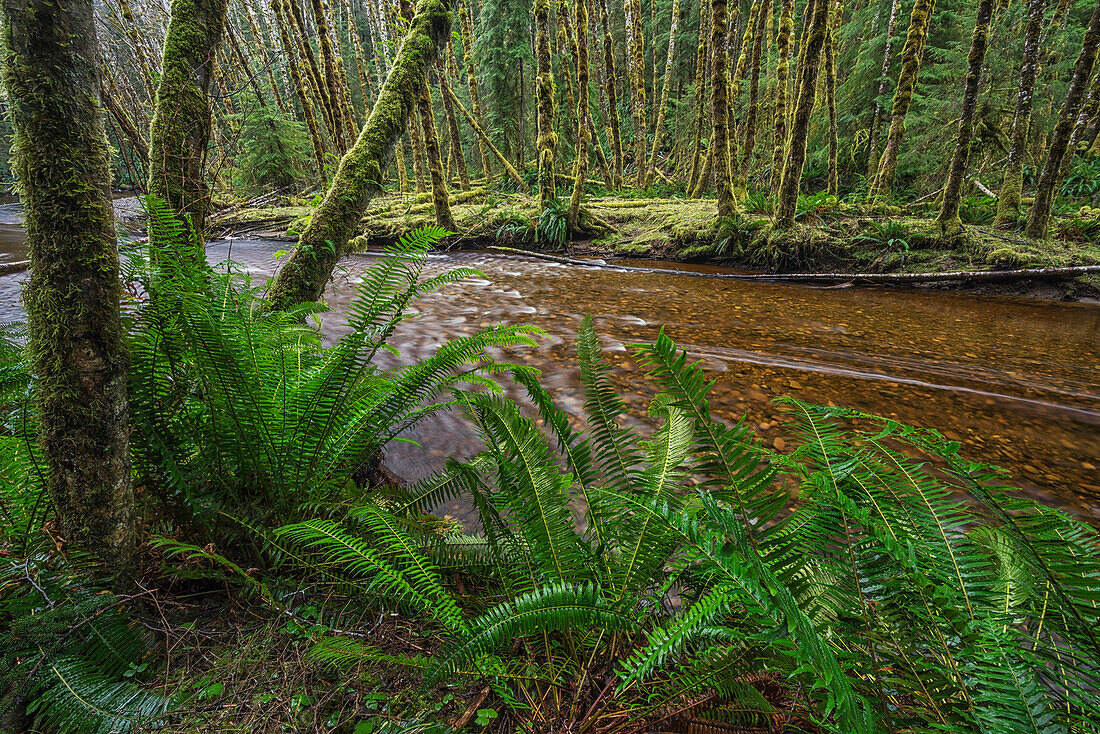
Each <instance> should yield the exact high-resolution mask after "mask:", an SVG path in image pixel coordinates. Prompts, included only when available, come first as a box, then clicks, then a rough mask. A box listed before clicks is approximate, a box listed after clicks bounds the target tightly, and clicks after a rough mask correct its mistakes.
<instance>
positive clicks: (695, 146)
mask: <svg viewBox="0 0 1100 734" xmlns="http://www.w3.org/2000/svg"><path fill="white" fill-rule="evenodd" d="M785 1H786V2H790V0H785ZM709 17H710V16H709V15H708V13H707V4H706V3H705V2H701V1H700V3H699V42H698V44H696V49H695V139H694V141H693V143H692V146H691V174H690V175H689V176H688V186H687V190H688V192H689V195H693V194H694V191H695V187H696V185H697V184H698V181H699V165H700V161H701V159H702V153H703V120H704V118H705V117H706V115H705V110H706V88H707V57H708V54H707V49H708V48H709V46H708V44H707V33H708V29H707V19H708V18H709Z"/></svg>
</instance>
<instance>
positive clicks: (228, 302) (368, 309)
mask: <svg viewBox="0 0 1100 734" xmlns="http://www.w3.org/2000/svg"><path fill="white" fill-rule="evenodd" d="M442 234H443V232H442V230H440V229H439V228H425V229H420V230H416V231H414V232H412V233H410V234H409V235H407V236H406V237H404V238H402V239H401V240H400V241H399V242H397V243H395V244H394V245H392V246H391V247H389V248H388V249H387V251H386V253H385V255H384V256H383V257H382V258H381V260H380V261H379V262H378V264H376V265H374V266H373V267H371V268H370V269H368V270H367V271H366V272H365V273H364V275H363V278H362V284H361V285H360V286H359V295H358V298H357V299H356V300H355V302H354V303H353V304H352V305H351V306H350V307H349V309H348V311H349V315H348V321H347V327H348V331H347V333H346V334H345V335H344V336H342V337H341V338H340V339H339V340H338V341H337V342H336V343H335V344H333V345H332V346H330V347H324V346H322V343H321V335H320V333H319V332H318V331H317V330H315V329H313V328H311V327H309V326H306V325H305V324H304V323H302V322H303V320H305V319H306V318H308V317H311V316H313V315H315V314H317V313H319V312H320V311H321V310H322V309H323V306H321V305H318V304H303V305H301V306H298V307H296V308H295V309H293V310H291V311H287V312H281V311H270V310H268V309H266V308H264V307H263V304H262V301H261V296H262V291H261V289H258V288H255V287H253V286H252V285H251V284H250V283H249V282H248V281H247V280H246V279H242V278H241V277H240V276H239V275H235V274H234V273H233V271H232V269H230V271H229V272H228V273H225V274H221V275H217V276H210V277H206V276H204V275H201V274H200V275H197V276H192V277H180V278H176V279H173V280H171V281H168V282H164V281H158V280H157V277H158V276H157V273H156V272H155V271H149V270H147V271H146V274H145V278H146V280H147V282H149V283H150V284H152V286H153V287H152V290H153V292H154V293H155V297H154V298H151V299H149V300H147V301H146V302H145V303H144V304H143V305H142V307H140V308H139V309H138V310H137V311H136V312H135V313H133V314H132V315H131V317H130V329H129V331H130V351H131V355H132V359H133V366H132V368H131V385H130V388H131V389H130V411H131V416H132V420H133V423H134V427H135V431H134V435H133V438H132V440H131V443H132V446H133V453H134V464H135V469H136V470H137V472H138V477H139V481H140V482H141V483H142V484H144V485H146V486H147V487H149V488H150V489H152V490H154V491H155V492H156V494H157V495H158V496H160V497H162V498H164V499H166V500H168V502H169V503H170V505H171V506H174V507H175V508H176V510H177V512H178V513H179V515H180V518H181V519H185V520H186V521H187V522H197V523H199V524H200V525H203V526H206V527H208V528H212V527H214V526H215V525H219V524H221V523H223V521H224V520H225V519H226V518H227V517H231V518H233V522H235V523H245V524H249V525H251V524H257V523H258V524H260V525H268V524H272V523H274V524H281V523H285V522H288V521H290V520H292V519H293V518H295V517H297V513H298V511H299V508H301V507H302V506H303V505H304V504H306V503H315V502H323V501H331V500H335V499H336V498H338V497H339V496H341V495H342V494H343V493H346V492H352V493H354V492H355V491H356V490H355V480H356V478H357V477H360V476H362V474H363V472H364V471H365V470H366V469H369V467H370V465H371V464H372V463H373V462H376V461H377V460H378V458H379V455H380V452H381V450H382V448H383V447H384V446H385V444H386V443H388V442H389V441H391V440H392V439H393V438H394V437H396V436H397V435H398V434H400V433H401V432H402V431H404V430H406V429H407V428H409V427H410V426H412V425H414V424H416V423H417V422H418V421H420V420H422V419H423V418H424V417H426V416H428V415H431V414H433V413H435V412H438V411H441V410H445V409H447V407H448V406H450V405H451V404H453V401H449V400H446V399H441V397H443V396H445V394H446V393H447V392H448V391H449V390H450V389H451V388H452V387H453V386H455V385H456V384H458V383H460V382H467V383H469V382H474V383H476V382H478V381H481V380H483V378H482V377H480V375H481V374H482V373H484V372H485V371H487V370H492V369H498V368H500V365H495V364H493V362H492V360H491V359H490V358H488V357H487V356H486V354H485V349H486V348H488V347H490V346H495V345H505V344H515V343H523V344H528V343H530V342H531V336H532V335H534V334H537V333H538V330H537V329H533V328H529V327H507V326H500V327H494V328H489V329H486V330H483V331H480V332H478V333H476V334H474V335H472V336H469V337H464V338H460V339H454V340H451V341H448V342H445V343H444V344H442V345H441V346H440V347H439V348H438V349H437V350H436V352H435V353H434V354H433V355H432V356H431V357H429V358H427V359H425V360H424V361H422V362H414V363H412V364H408V365H406V366H401V367H396V368H393V369H388V370H386V369H382V368H380V367H378V366H377V365H376V364H375V363H374V357H375V355H376V354H377V353H378V352H379V350H382V349H387V348H388V347H387V346H386V340H387V339H388V338H389V337H390V336H391V335H392V334H393V332H394V330H395V329H396V328H397V326H398V325H399V324H400V323H401V322H402V320H403V319H404V318H405V316H406V309H407V307H408V306H409V305H410V304H411V303H412V302H413V301H414V300H415V299H416V298H418V297H420V296H422V295H424V294H425V293H430V292H432V291H433V290H435V289H438V288H440V287H442V286H444V285H447V284H450V283H454V282H457V281H461V280H462V279H464V278H468V277H473V276H475V275H477V273H476V271H473V270H468V269H457V270H452V271H448V272H446V273H443V274H440V275H437V276H433V277H429V278H423V277H422V275H423V270H424V265H425V262H426V255H427V252H428V250H429V248H430V247H431V246H432V244H433V243H435V242H437V241H438V240H439V239H440V237H441V236H442Z"/></svg>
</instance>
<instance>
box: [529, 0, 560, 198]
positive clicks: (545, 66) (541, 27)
mask: <svg viewBox="0 0 1100 734" xmlns="http://www.w3.org/2000/svg"><path fill="white" fill-rule="evenodd" d="M534 10H535V34H536V35H535V64H536V66H537V67H538V76H537V77H536V78H535V102H536V105H537V114H538V128H537V131H538V133H537V134H538V140H537V142H536V146H535V147H536V149H537V152H538V157H539V211H540V212H542V213H543V214H545V213H546V210H547V209H548V208H550V206H551V205H552V204H553V203H554V201H555V200H556V199H557V187H556V179H555V176H554V151H555V149H556V148H557V145H558V134H557V133H556V132H554V72H553V70H552V68H551V66H550V1H549V0H535V8H534Z"/></svg>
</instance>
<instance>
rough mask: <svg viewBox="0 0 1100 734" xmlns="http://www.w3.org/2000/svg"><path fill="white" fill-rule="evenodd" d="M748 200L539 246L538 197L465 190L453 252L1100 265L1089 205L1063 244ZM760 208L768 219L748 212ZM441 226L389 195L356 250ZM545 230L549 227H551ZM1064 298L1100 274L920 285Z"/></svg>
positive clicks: (297, 209)
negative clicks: (776, 222) (946, 232)
mask: <svg viewBox="0 0 1100 734" xmlns="http://www.w3.org/2000/svg"><path fill="white" fill-rule="evenodd" d="M763 208H764V204H763V203H762V202H760V201H759V200H754V199H750V200H749V201H748V202H747V204H746V211H745V213H744V214H743V215H741V216H739V217H737V218H735V219H734V220H732V221H723V222H720V221H719V220H718V217H717V212H716V205H715V202H714V200H713V199H678V198H665V199H656V198H655V199H644V198H625V197H602V198H593V199H590V200H589V201H588V202H587V203H586V209H587V212H588V216H586V217H585V218H584V221H583V224H584V225H585V227H586V229H587V231H586V232H584V233H583V234H581V235H578V236H577V237H576V238H575V239H574V240H573V241H571V242H547V241H546V239H545V237H541V239H540V227H539V214H538V202H537V200H535V199H533V198H531V197H529V196H525V195H521V194H504V193H500V192H495V191H490V190H486V189H483V188H475V189H472V190H470V191H465V192H462V191H460V192H455V193H454V195H453V196H452V202H451V210H452V214H453V216H454V219H455V223H456V225H457V234H456V235H455V236H453V237H452V238H450V240H449V247H450V248H451V249H477V248H483V247H485V246H487V245H506V246H511V247H519V248H531V249H544V250H551V251H565V252H567V253H569V254H572V255H591V256H596V257H601V258H606V259H635V260H637V259H644V260H658V261H666V262H681V263H695V264H703V265H719V266H725V267H736V268H747V269H751V270H754V271H758V272H770V273H830V272H846V273H942V272H950V271H958V270H970V271H988V270H1022V269H1038V268H1062V267H1071V266H1079V265H1097V264H1100V210H1097V211H1091V210H1088V209H1087V208H1086V209H1083V210H1081V211H1079V212H1077V213H1075V214H1074V215H1073V216H1067V217H1063V218H1059V219H1058V220H1056V222H1055V225H1054V227H1053V228H1052V231H1053V232H1054V233H1055V234H1056V235H1057V238H1056V239H1052V240H1049V241H1046V242H1041V243H1040V242H1029V241H1027V240H1025V239H1023V238H1022V237H1020V236H1017V233H1016V232H1013V231H1001V230H994V229H993V228H992V226H991V225H989V224H988V223H986V224H980V223H977V222H984V221H986V220H988V219H990V218H991V216H990V215H991V212H990V211H989V210H988V207H987V208H985V209H983V208H981V207H977V206H974V207H970V208H969V209H968V210H967V212H966V213H967V218H968V219H970V220H972V223H971V224H966V225H964V230H963V232H962V233H961V234H960V235H959V236H957V237H954V238H950V239H944V238H942V237H941V236H940V235H939V230H938V227H937V225H936V223H935V220H934V217H935V211H934V207H932V208H929V207H921V206H916V207H913V208H912V209H903V208H901V207H893V206H882V205H880V206H876V207H869V206H862V205H856V204H848V203H843V202H839V201H837V200H836V198H835V197H820V196H818V197H804V201H803V204H802V207H801V208H802V211H801V213H800V215H799V217H798V221H797V223H796V224H795V226H794V227H793V228H792V229H790V230H788V231H786V232H782V233H775V232H770V228H769V222H768V213H767V211H766V210H760V209H763ZM750 209H758V211H749V210H750ZM311 213H312V207H311V206H309V205H308V204H305V203H304V202H287V203H284V205H281V206H264V207H258V208H255V207H251V208H237V209H230V210H227V211H225V212H223V213H222V214H220V215H218V216H216V217H215V218H213V220H212V224H213V226H214V227H215V228H216V231H215V234H216V235H219V236H226V235H241V234H251V235H255V236H262V237H266V238H275V239H287V240H288V241H293V240H294V239H295V237H296V233H297V232H299V231H301V229H302V228H303V227H304V226H305V225H306V223H307V222H308V217H309V216H310V214H311ZM432 223H434V211H433V208H432V203H431V197H430V195H429V194H419V195H417V194H393V193H391V194H387V195H386V196H384V197H382V198H380V199H378V200H376V201H375V203H374V204H373V205H372V207H371V209H370V212H369V214H368V215H367V216H366V217H364V218H363V221H362V223H361V225H360V236H359V237H357V238H355V239H354V240H353V241H352V248H354V249H356V250H360V251H365V250H368V249H371V248H373V247H377V246H380V245H383V244H386V243H388V242H392V241H393V240H394V239H396V238H398V237H400V236H401V235H402V234H404V233H406V232H408V231H410V230H412V229H415V228H416V227H419V226H423V225H426V224H432ZM542 229H543V230H546V229H549V228H547V227H543V228H542ZM917 287H934V288H944V289H952V290H960V289H961V290H967V291H969V292H976V293H999V294H1008V295H1019V296H1027V297H1033V298H1044V299H1054V300H1092V299H1100V275H1096V274H1090V275H1083V276H1078V277H1074V278H1066V279H1060V280H1035V279H1021V280H1012V281H1008V282H997V283H987V282H966V281H962V282H953V283H935V284H921V285H919V286H917Z"/></svg>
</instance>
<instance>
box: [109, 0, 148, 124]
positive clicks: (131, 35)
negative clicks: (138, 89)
mask: <svg viewBox="0 0 1100 734" xmlns="http://www.w3.org/2000/svg"><path fill="white" fill-rule="evenodd" d="M118 9H119V12H120V15H121V16H122V24H123V28H124V30H125V33H126V39H127V40H128V41H129V42H130V47H131V48H132V49H133V50H134V55H135V56H136V57H137V62H138V70H139V71H140V72H141V83H142V84H144V85H145V91H146V92H147V93H148V94H149V102H150V103H152V102H153V100H154V99H155V98H156V90H155V88H154V86H153V80H154V79H153V72H152V67H151V65H150V64H149V60H148V58H147V57H146V56H145V46H144V45H143V44H142V42H141V38H140V36H139V34H138V30H139V26H138V23H137V19H136V18H134V11H133V10H132V9H131V8H130V3H129V0H118Z"/></svg>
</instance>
